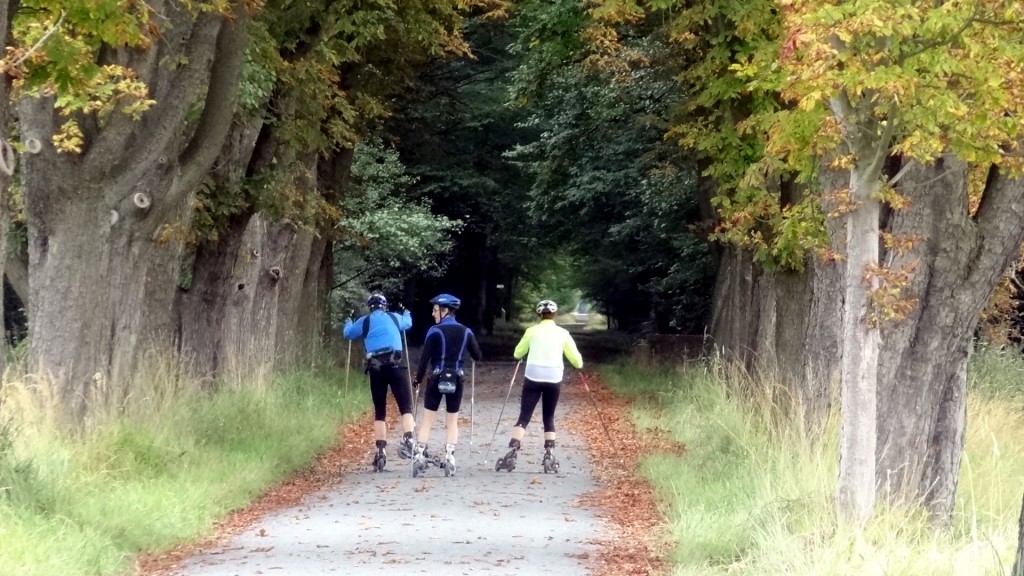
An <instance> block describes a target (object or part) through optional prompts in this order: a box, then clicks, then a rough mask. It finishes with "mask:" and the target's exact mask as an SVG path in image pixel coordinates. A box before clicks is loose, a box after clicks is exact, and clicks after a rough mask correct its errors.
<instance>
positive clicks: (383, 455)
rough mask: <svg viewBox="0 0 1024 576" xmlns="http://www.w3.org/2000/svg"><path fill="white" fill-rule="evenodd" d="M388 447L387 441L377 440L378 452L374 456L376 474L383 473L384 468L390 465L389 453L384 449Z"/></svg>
mask: <svg viewBox="0 0 1024 576" xmlns="http://www.w3.org/2000/svg"><path fill="white" fill-rule="evenodd" d="M387 445H388V442H387V440H377V452H376V453H375V454H374V455H373V471H374V472H383V471H384V467H385V466H387V464H388V453H387V450H385V448H384V447H385V446H387Z"/></svg>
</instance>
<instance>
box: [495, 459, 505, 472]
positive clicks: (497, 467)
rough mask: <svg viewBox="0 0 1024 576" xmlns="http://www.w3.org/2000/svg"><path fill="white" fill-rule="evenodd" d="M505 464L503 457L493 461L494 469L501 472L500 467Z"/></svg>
mask: <svg viewBox="0 0 1024 576" xmlns="http://www.w3.org/2000/svg"><path fill="white" fill-rule="evenodd" d="M504 465H505V459H504V458H498V460H497V462H495V463H494V471H495V472H501V467H502V466H504Z"/></svg>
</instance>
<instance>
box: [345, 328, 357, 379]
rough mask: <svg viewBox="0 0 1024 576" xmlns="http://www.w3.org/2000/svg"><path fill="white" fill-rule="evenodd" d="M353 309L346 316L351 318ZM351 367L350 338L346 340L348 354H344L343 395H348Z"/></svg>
mask: <svg viewBox="0 0 1024 576" xmlns="http://www.w3.org/2000/svg"><path fill="white" fill-rule="evenodd" d="M353 313H355V310H349V311H348V317H349V318H352V314H353ZM351 369H352V340H349V341H348V354H346V355H345V396H348V373H349V371H350V370H351Z"/></svg>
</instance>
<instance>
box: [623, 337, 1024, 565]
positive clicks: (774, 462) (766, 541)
mask: <svg viewBox="0 0 1024 576" xmlns="http://www.w3.org/2000/svg"><path fill="white" fill-rule="evenodd" d="M1022 373H1024V360H1022V359H1021V358H1020V357H1019V356H1017V355H1012V354H1004V353H997V352H992V351H980V352H979V353H978V354H977V355H976V356H975V358H974V359H973V361H972V367H971V384H970V388H971V391H970V394H969V400H968V419H967V420H968V433H967V440H966V454H965V458H964V464H963V467H962V473H961V480H960V484H959V486H960V488H959V491H958V502H957V508H956V516H955V518H954V525H953V529H952V530H951V531H949V532H942V533H939V532H935V531H933V530H931V529H930V528H929V526H928V523H927V521H926V519H925V518H924V517H923V515H921V514H919V513H916V512H913V511H907V510H902V509H881V510H879V511H878V514H877V515H876V517H875V519H874V520H873V521H872V522H871V524H870V525H869V526H868V527H867V528H866V529H865V530H864V531H862V532H854V531H849V532H847V531H845V530H844V529H842V528H839V527H837V523H836V520H835V511H834V499H833V498H834V496H833V495H834V490H835V485H836V475H837V462H838V448H837V438H838V427H837V423H836V422H835V419H834V418H833V420H832V421H830V422H829V423H828V426H827V428H826V431H825V433H824V434H822V435H821V438H822V440H820V441H817V442H809V441H807V440H805V439H804V438H805V435H804V434H803V433H802V432H801V430H800V427H799V425H798V424H796V423H795V422H796V421H795V420H794V419H793V418H792V417H790V416H789V414H792V413H793V410H792V406H790V405H789V403H788V402H787V401H786V400H785V399H784V397H783V396H782V395H781V394H779V390H780V389H779V387H778V386H775V385H774V384H773V383H771V382H763V381H761V382H756V381H752V380H750V379H749V378H745V377H743V376H741V375H740V374H737V373H731V372H730V371H729V369H728V368H727V367H724V366H722V365H718V364H716V363H714V362H709V363H707V364H703V365H700V364H698V365H693V366H690V367H688V368H682V369H675V370H662V371H658V372H646V373H638V372H637V370H636V369H635V368H634V367H632V366H627V365H617V366H610V367H607V368H605V369H604V370H603V375H604V377H605V380H606V381H607V382H608V383H609V385H610V386H612V388H613V389H615V390H616V391H617V392H618V393H621V394H625V395H627V396H630V397H632V398H633V399H634V404H633V406H634V408H633V414H632V417H633V419H634V421H635V423H636V424H637V426H638V427H639V428H640V429H641V430H643V429H651V430H655V429H657V430H659V431H661V432H667V433H668V434H670V435H671V436H672V437H673V438H674V439H676V440H678V441H680V442H682V443H684V444H685V445H686V446H687V451H686V453H685V454H684V455H682V456H669V455H656V456H653V457H651V458H649V459H647V461H646V462H645V464H644V466H643V470H642V472H643V474H644V475H646V477H647V478H648V479H650V480H651V482H652V483H653V484H654V486H655V487H656V491H657V493H658V497H659V499H660V501H661V502H662V503H663V506H664V511H665V514H666V517H667V519H668V522H669V525H670V526H669V529H670V531H671V534H672V537H673V541H674V542H675V549H674V554H673V558H672V561H673V564H674V566H675V568H674V574H676V575H686V576H694V575H718V574H750V575H753V574H757V575H764V574H788V575H807V576H811V575H814V576H822V575H851V576H852V575H876V574H877V575H883V574H887V575H901V576H903V575H921V576H925V575H928V576H934V575H946V574H948V575H957V576H972V575H994V574H1008V573H1009V570H1010V568H1011V566H1012V563H1013V554H1014V551H1015V547H1016V542H1017V517H1018V514H1019V511H1020V499H1021V490H1022V486H1024V451H1022V448H1024V412H1022V403H1021V398H1022V397H1024V384H1022V383H1021V382H1022V380H1021V378H1020V375H1021V374H1022Z"/></svg>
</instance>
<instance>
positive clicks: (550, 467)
mask: <svg viewBox="0 0 1024 576" xmlns="http://www.w3.org/2000/svg"><path fill="white" fill-rule="evenodd" d="M554 450H555V441H554V440H545V441H544V460H543V461H541V466H543V467H544V473H545V474H547V473H549V472H550V473H552V474H558V460H557V459H556V458H555V454H554Z"/></svg>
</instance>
